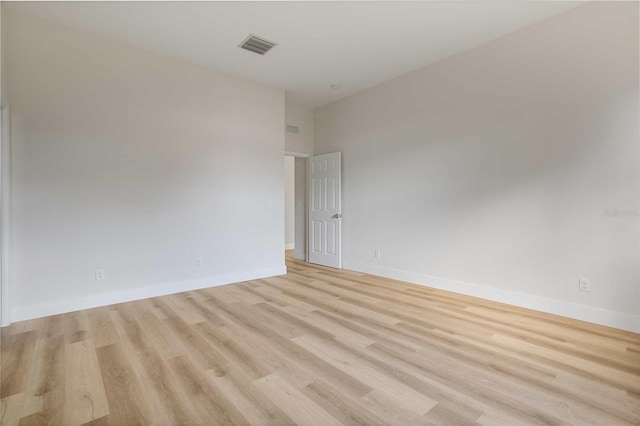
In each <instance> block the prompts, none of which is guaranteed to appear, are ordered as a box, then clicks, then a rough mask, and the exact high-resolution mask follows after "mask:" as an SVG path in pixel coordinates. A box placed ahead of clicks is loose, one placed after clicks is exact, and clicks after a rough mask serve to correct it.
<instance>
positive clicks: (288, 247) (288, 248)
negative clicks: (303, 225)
mask: <svg viewBox="0 0 640 426" xmlns="http://www.w3.org/2000/svg"><path fill="white" fill-rule="evenodd" d="M295 248H296V243H290V244H285V245H284V249H285V250H293V249H295Z"/></svg>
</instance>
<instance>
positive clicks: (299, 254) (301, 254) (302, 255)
mask: <svg viewBox="0 0 640 426" xmlns="http://www.w3.org/2000/svg"><path fill="white" fill-rule="evenodd" d="M293 258H294V259H298V260H307V255H306V253H305V252H304V251H302V250H300V251H298V250H295V251H294V252H293Z"/></svg>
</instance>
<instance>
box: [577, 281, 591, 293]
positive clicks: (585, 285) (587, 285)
mask: <svg viewBox="0 0 640 426" xmlns="http://www.w3.org/2000/svg"><path fill="white" fill-rule="evenodd" d="M578 290H580V291H586V292H590V291H591V280H590V279H589V278H580V279H579V280H578Z"/></svg>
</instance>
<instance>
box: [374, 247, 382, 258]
mask: <svg viewBox="0 0 640 426" xmlns="http://www.w3.org/2000/svg"><path fill="white" fill-rule="evenodd" d="M373 257H375V258H376V259H380V258H381V257H382V252H381V251H380V249H375V250H374V251H373Z"/></svg>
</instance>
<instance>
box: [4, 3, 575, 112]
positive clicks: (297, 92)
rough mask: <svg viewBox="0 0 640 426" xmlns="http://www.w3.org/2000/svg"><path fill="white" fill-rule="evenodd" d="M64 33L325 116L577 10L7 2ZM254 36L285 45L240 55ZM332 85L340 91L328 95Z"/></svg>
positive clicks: (559, 6)
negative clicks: (169, 61) (358, 97)
mask: <svg viewBox="0 0 640 426" xmlns="http://www.w3.org/2000/svg"><path fill="white" fill-rule="evenodd" d="M3 3H4V7H8V8H10V9H15V10H21V11H24V12H26V13H32V14H35V15H38V16H39V17H41V18H45V19H48V20H51V21H55V22H58V23H60V24H62V25H65V26H68V27H74V28H78V29H81V30H84V31H87V32H91V33H94V34H98V35H101V36H104V37H108V38H111V39H114V40H117V41H120V42H124V43H127V44H131V45H137V46H141V47H143V48H147V49H149V50H153V51H156V52H159V53H163V54H167V55H170V56H173V57H176V58H181V59H184V60H187V61H191V62H195V63H198V64H201V65H204V66H206V67H210V68H213V69H216V70H220V71H224V72H228V73H231V74H235V75H239V76H242V77H245V78H248V79H250V80H253V81H257V82H260V83H264V84H267V85H271V86H276V87H279V88H282V89H285V90H286V94H287V99H288V100H290V101H292V102H295V103H299V104H303V105H307V106H310V107H314V108H315V107H319V106H323V105H326V104H328V103H330V102H333V101H336V100H338V99H340V98H343V97H345V96H348V95H350V94H353V93H355V92H358V91H360V90H363V89H365V88H367V87H371V86H374V85H376V84H378V83H381V82H383V81H385V80H389V79H391V78H394V77H397V76H399V75H401V74H404V73H407V72H409V71H412V70H414V69H417V68H420V67H422V66H424V65H427V64H429V63H432V62H435V61H437V60H439V59H442V58H444V57H447V56H450V55H453V54H455V53H457V52H460V51H463V50H466V49H469V48H470V47H473V46H476V45H478V44H481V43H484V42H486V41H489V40H491V39H495V38H497V37H500V36H502V35H505V34H507V33H509V32H512V31H514V30H516V29H518V28H522V27H524V26H526V25H530V24H532V23H534V22H537V21H540V20H543V19H545V18H548V17H550V16H552V15H556V14H558V13H561V12H563V11H565V10H567V9H570V8H572V7H575V6H576V5H578V4H580V3H576V2H566V1H511V2H506V1H462V2H461V1H449V2H446V1H438V2H435V1H434V2H416V1H413V2H401V1H383V2H359V1H355V2H348V1H341V2H338V1H336V2H328V1H326V2H325V1H323V2H44V3H41V2H20V3H7V2H3ZM249 33H254V34H256V35H259V36H262V37H264V38H267V39H269V40H272V41H275V42H277V43H279V45H278V46H277V47H276V48H274V49H273V50H272V51H270V52H268V53H267V54H266V55H265V56H259V55H256V54H254V53H251V52H248V51H245V50H242V49H239V48H238V47H237V46H238V44H239V43H240V42H242V41H243V40H244V39H245V37H246V36H247V35H248V34H249ZM332 84H341V85H342V88H341V89H339V90H331V89H330V86H331V85H332Z"/></svg>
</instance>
